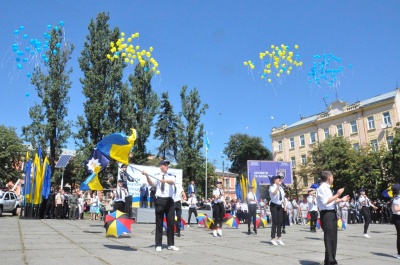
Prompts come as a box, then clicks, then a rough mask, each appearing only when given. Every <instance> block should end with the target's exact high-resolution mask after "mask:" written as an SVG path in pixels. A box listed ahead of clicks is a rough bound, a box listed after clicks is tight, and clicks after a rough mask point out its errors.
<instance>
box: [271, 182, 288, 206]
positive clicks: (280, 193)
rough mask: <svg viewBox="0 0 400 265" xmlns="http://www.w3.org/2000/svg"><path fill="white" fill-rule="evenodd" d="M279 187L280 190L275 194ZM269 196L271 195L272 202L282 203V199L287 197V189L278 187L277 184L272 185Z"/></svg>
mask: <svg viewBox="0 0 400 265" xmlns="http://www.w3.org/2000/svg"><path fill="white" fill-rule="evenodd" d="M277 188H278V189H279V191H278V192H277V193H276V195H275V196H274V192H275V190H276V189H277ZM269 197H271V202H272V203H275V204H279V205H282V201H283V199H284V198H285V191H284V190H283V189H282V187H281V186H279V187H278V186H277V185H276V184H274V185H271V186H270V187H269Z"/></svg>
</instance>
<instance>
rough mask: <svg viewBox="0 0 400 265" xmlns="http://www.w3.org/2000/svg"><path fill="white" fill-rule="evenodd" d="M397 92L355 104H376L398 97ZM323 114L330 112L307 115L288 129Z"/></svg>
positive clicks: (364, 105)
mask: <svg viewBox="0 0 400 265" xmlns="http://www.w3.org/2000/svg"><path fill="white" fill-rule="evenodd" d="M397 93H398V90H397V89H395V90H394V91H390V92H388V93H384V94H381V95H378V96H375V97H372V98H369V99H366V100H362V101H360V102H355V103H354V104H353V105H356V104H358V107H366V106H370V105H374V104H377V103H379V102H382V101H386V100H389V99H394V98H395V97H396V95H397ZM321 114H327V115H328V114H329V112H322V113H318V114H314V115H312V116H309V117H306V118H302V119H301V120H299V121H297V122H295V123H293V124H291V125H289V126H287V127H286V129H289V128H294V127H297V126H300V125H303V124H307V123H312V122H314V121H316V120H317V119H318V117H320V115H321Z"/></svg>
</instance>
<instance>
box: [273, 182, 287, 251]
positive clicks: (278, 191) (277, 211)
mask: <svg viewBox="0 0 400 265" xmlns="http://www.w3.org/2000/svg"><path fill="white" fill-rule="evenodd" d="M271 183H272V185H271V186H270V187H269V196H270V198H271V202H270V209H271V217H272V226H271V243H272V245H275V246H277V245H285V244H284V243H283V241H282V239H281V234H282V222H283V211H284V209H283V207H284V206H283V204H282V203H283V198H284V197H285V191H284V190H283V188H282V187H281V185H282V179H281V178H280V176H273V177H272V178H271ZM275 235H277V237H278V238H276V237H275Z"/></svg>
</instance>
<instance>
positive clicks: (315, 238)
mask: <svg viewBox="0 0 400 265" xmlns="http://www.w3.org/2000/svg"><path fill="white" fill-rule="evenodd" d="M304 238H307V239H312V240H322V239H323V238H321V237H304Z"/></svg>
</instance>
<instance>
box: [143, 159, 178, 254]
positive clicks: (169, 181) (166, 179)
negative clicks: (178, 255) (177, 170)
mask: <svg viewBox="0 0 400 265" xmlns="http://www.w3.org/2000/svg"><path fill="white" fill-rule="evenodd" d="M158 165H159V167H160V171H161V172H160V173H157V174H155V176H154V177H152V179H151V178H150V176H149V175H148V174H147V173H146V172H145V171H142V174H143V175H145V176H146V179H147V182H148V183H149V185H150V186H155V187H156V202H155V213H156V236H155V237H156V238H155V241H156V251H161V244H162V236H163V219H164V214H165V215H166V216H167V241H168V250H175V251H178V250H179V248H177V247H175V244H174V222H175V216H174V200H173V198H172V197H173V196H174V193H175V179H176V177H175V175H172V174H169V173H167V171H168V167H169V161H168V160H161V161H160V162H159V164H158Z"/></svg>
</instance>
